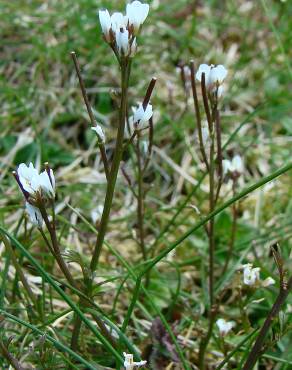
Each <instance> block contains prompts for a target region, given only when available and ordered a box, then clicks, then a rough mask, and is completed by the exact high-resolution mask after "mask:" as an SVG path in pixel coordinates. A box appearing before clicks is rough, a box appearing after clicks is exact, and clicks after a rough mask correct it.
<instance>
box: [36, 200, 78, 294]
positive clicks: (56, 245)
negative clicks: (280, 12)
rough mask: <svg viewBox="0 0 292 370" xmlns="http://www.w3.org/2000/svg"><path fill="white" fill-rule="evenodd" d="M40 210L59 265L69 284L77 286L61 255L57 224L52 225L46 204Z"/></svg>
mask: <svg viewBox="0 0 292 370" xmlns="http://www.w3.org/2000/svg"><path fill="white" fill-rule="evenodd" d="M39 210H40V212H41V214H42V217H43V219H44V222H45V224H46V226H47V229H48V231H49V233H50V237H51V242H52V246H53V250H54V257H55V258H56V261H57V262H58V265H59V267H60V269H61V271H62V272H63V274H64V275H65V277H66V279H67V280H68V282H69V284H70V285H72V286H74V287H76V283H75V280H74V279H73V276H72V275H71V272H70V271H69V268H68V266H67V264H66V262H65V261H64V260H63V257H62V255H61V251H60V247H59V243H58V239H57V235H56V226H55V225H51V223H50V221H49V218H48V214H47V211H46V209H45V207H44V205H42V204H41V205H40V206H39Z"/></svg>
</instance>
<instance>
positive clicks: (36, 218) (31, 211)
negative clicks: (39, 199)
mask: <svg viewBox="0 0 292 370" xmlns="http://www.w3.org/2000/svg"><path fill="white" fill-rule="evenodd" d="M25 208H26V212H27V214H28V216H29V219H30V222H31V223H32V224H33V225H34V226H37V227H42V225H43V217H42V215H41V212H40V210H39V209H38V208H36V207H34V206H32V205H31V204H30V203H28V202H26V203H25Z"/></svg>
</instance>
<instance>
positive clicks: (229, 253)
mask: <svg viewBox="0 0 292 370" xmlns="http://www.w3.org/2000/svg"><path fill="white" fill-rule="evenodd" d="M236 183H237V182H236V180H235V179H234V180H233V186H232V187H233V196H234V195H235V189H236ZM236 229H237V206H236V203H234V204H233V205H232V225H231V236H230V241H229V248H228V251H227V256H226V261H225V265H224V267H223V270H222V273H221V275H224V274H225V272H226V271H227V268H228V265H229V262H230V259H231V257H232V254H233V248H234V243H235V236H236Z"/></svg>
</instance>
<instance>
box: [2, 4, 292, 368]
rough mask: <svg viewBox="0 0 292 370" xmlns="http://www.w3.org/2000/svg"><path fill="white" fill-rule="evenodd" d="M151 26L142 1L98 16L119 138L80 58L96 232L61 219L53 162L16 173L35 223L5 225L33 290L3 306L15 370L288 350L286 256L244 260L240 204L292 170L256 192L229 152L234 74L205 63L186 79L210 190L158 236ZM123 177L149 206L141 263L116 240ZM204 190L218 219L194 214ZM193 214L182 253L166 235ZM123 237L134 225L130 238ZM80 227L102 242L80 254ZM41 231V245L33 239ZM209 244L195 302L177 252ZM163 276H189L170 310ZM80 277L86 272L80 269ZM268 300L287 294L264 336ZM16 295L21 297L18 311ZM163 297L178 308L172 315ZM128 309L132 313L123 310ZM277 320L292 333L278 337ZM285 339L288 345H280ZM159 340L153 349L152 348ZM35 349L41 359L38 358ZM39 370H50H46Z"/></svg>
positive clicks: (204, 362) (241, 357) (237, 359)
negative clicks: (96, 191)
mask: <svg viewBox="0 0 292 370" xmlns="http://www.w3.org/2000/svg"><path fill="white" fill-rule="evenodd" d="M148 13H149V5H148V4H144V3H141V2H140V1H133V2H131V3H128V4H127V6H126V11H125V13H120V12H115V13H113V14H110V13H109V11H108V10H106V9H102V10H99V12H98V17H99V21H100V26H101V31H102V35H103V40H104V42H105V43H107V44H108V46H109V48H110V49H111V50H112V53H113V57H114V58H115V59H116V66H117V69H118V70H119V73H120V87H119V89H118V90H117V91H116V95H115V99H116V100H115V101H116V102H117V115H116V119H115V127H114V131H115V138H114V139H111V138H110V137H111V136H110V135H108V133H107V130H108V128H107V127H104V126H103V125H102V123H99V122H98V120H97V118H96V114H95V111H94V109H93V108H92V105H91V102H90V100H89V97H88V93H87V88H86V83H85V81H84V79H83V73H82V68H81V65H80V63H79V61H78V58H77V55H76V53H75V52H74V51H72V52H71V58H72V62H73V63H72V66H74V68H75V71H76V75H77V78H78V81H79V87H80V92H81V95H82V98H83V100H84V104H85V107H86V110H87V113H88V120H89V122H90V125H91V129H92V130H93V131H94V133H95V134H96V145H97V146H98V153H99V158H100V161H101V163H102V166H103V172H104V177H105V180H106V186H105V192H104V199H103V204H100V205H99V207H98V212H97V211H95V212H96V216H95V217H94V218H95V219H94V223H91V222H90V221H89V220H88V219H87V218H86V217H85V212H84V210H83V209H82V204H80V206H79V207H78V209H76V208H73V207H72V206H71V205H70V204H68V205H67V208H70V209H71V210H72V211H73V213H74V214H75V215H76V216H77V217H78V219H80V222H81V223H82V228H79V226H78V225H73V224H71V222H70V220H66V217H65V216H63V215H62V214H61V213H60V210H59V209H58V204H59V203H61V202H63V200H62V193H59V191H58V187H59V184H58V171H55V169H53V168H52V167H53V166H51V164H50V163H44V166H43V170H42V171H39V170H38V167H39V166H38V164H36V163H35V164H34V163H20V164H19V165H18V166H17V168H16V169H15V171H14V172H13V175H14V177H15V180H16V183H17V185H18V187H19V190H20V192H21V194H22V196H23V204H24V208H25V226H24V227H23V222H24V220H23V218H22V219H21V220H20V221H19V224H18V226H17V228H16V230H17V231H15V232H13V233H11V232H9V231H8V230H7V229H6V228H5V227H3V226H0V236H1V241H2V244H3V246H4V247H5V251H6V259H7V260H9V261H11V263H12V265H13V268H14V269H13V273H14V276H15V277H17V279H16V278H15V282H16V285H17V281H19V283H20V285H21V287H22V290H21V293H18V295H17V297H16V296H14V292H13V293H11V294H12V296H13V298H12V299H10V292H6V293H4V295H3V296H2V297H1V305H0V315H1V316H0V319H1V325H2V326H1V334H2V336H1V338H0V353H1V354H2V356H3V359H4V361H5V362H3V363H5V367H4V368H8V367H7V366H11V367H13V368H15V369H31V368H44V369H59V368H60V369H61V368H62V369H65V368H67V369H109V368H114V369H121V368H124V369H126V370H131V369H135V368H149V369H171V368H177V369H201V370H204V369H213V368H214V369H222V368H235V366H239V367H237V368H241V369H245V370H248V369H252V368H253V367H254V366H255V364H256V363H257V361H258V360H259V359H260V357H261V356H263V355H264V353H265V351H267V350H268V349H273V348H275V347H276V346H277V343H278V342H279V341H280V340H281V338H282V337H283V336H284V335H285V334H286V332H287V330H288V328H287V326H285V323H284V319H283V318H282V319H281V318H280V315H282V314H283V312H284V311H282V309H283V305H284V303H285V301H286V299H287V297H288V294H289V292H290V290H291V289H292V277H289V276H288V273H287V271H286V266H285V263H284V258H283V257H282V253H281V248H280V246H279V244H277V243H276V244H272V245H271V246H270V249H271V255H272V256H273V258H274V261H275V266H276V267H277V270H276V271H277V273H275V272H272V271H270V270H269V268H268V267H264V268H263V267H262V266H260V265H259V264H258V262H257V259H254V258H252V254H251V253H249V252H250V250H251V248H252V247H254V245H253V243H252V241H250V243H249V244H250V245H249V244H247V243H246V244H245V245H244V246H245V250H244V249H241V256H240V257H239V258H238V254H237V253H235V247H236V243H237V242H238V240H237V232H238V228H239V227H240V218H241V216H242V213H243V211H242V208H241V203H240V201H241V200H242V199H244V198H245V197H247V196H248V195H249V194H250V193H251V192H253V191H255V190H256V189H259V188H261V187H263V186H264V185H265V184H266V183H268V182H270V181H272V180H274V179H276V178H277V177H278V176H280V175H281V174H283V173H285V172H287V171H288V170H290V169H291V168H292V164H291V163H289V164H287V165H285V166H284V167H281V168H280V169H278V170H277V171H275V172H273V173H272V174H270V175H268V176H266V177H262V178H261V179H260V180H259V181H258V182H255V183H252V184H251V185H245V182H246V180H247V177H248V174H247V171H246V162H245V160H244V153H243V152H242V151H241V150H240V148H237V147H235V150H234V149H233V150H232V151H229V150H228V145H229V144H230V140H229V141H227V142H224V143H223V140H222V137H223V136H224V135H223V133H224V132H223V128H222V127H224V122H222V119H221V111H223V110H224V96H225V92H226V91H228V79H229V78H232V77H231V75H232V73H231V71H230V70H227V68H225V67H224V66H223V65H221V64H216V65H213V64H205V63H203V64H200V63H197V62H196V63H195V61H194V60H191V61H190V62H189V63H187V64H183V65H180V66H179V67H178V70H179V73H180V76H181V80H182V83H183V92H184V94H186V100H185V101H186V109H187V110H190V109H191V108H190V104H189V101H190V100H192V102H193V109H192V112H193V113H192V116H193V119H192V121H193V122H194V123H193V133H194V135H193V136H192V139H193V140H192V142H191V143H190V145H191V146H192V148H193V150H194V151H195V153H196V156H197V161H198V162H199V163H198V168H200V171H201V176H202V177H201V179H200V180H199V182H198V184H197V185H193V186H194V189H192V190H191V192H190V195H188V196H187V198H186V201H185V202H184V203H183V204H182V205H181V206H179V208H178V211H177V212H176V213H175V215H174V216H173V217H172V218H171V219H170V221H169V222H168V223H167V224H166V225H165V226H163V224H162V223H161V225H160V224H158V225H156V226H157V227H156V228H155V232H154V228H151V227H149V214H151V212H152V211H153V209H154V207H152V209H151V208H150V207H149V204H150V203H151V202H150V200H149V198H150V195H149V193H151V186H149V174H151V172H153V168H154V171H155V167H153V157H154V146H155V144H154V142H155V116H156V114H155V113H156V112H155V105H154V108H153V106H152V103H151V101H152V100H153V96H154V94H157V95H158V94H159V89H158V90H157V91H156V78H155V77H149V78H148V77H147V76H145V75H143V74H142V73H141V78H142V77H143V78H145V80H146V81H147V80H148V82H146V81H145V84H144V85H146V86H147V88H146V89H145V92H144V95H143V96H137V97H135V101H134V104H132V103H131V101H132V100H133V92H132V91H131V93H129V92H130V88H131V70H132V67H133V66H132V64H133V63H132V62H133V59H134V58H135V55H136V53H137V52H138V50H139V49H140V48H141V52H143V47H142V46H141V45H140V39H139V36H140V33H141V32H142V26H143V24H144V22H145V21H146V19H147V16H148ZM158 26H159V25H157V27H158ZM202 62H205V61H204V60H202ZM135 68H140V69H141V72H142V69H143V66H141V65H135ZM157 85H159V78H158V83H157ZM228 130H229V131H230V132H232V131H233V130H235V133H234V135H233V137H234V136H236V129H235V128H232V127H231V126H229V127H228ZM173 144H174V145H175V144H176V143H173ZM156 145H157V146H159V143H158V142H156ZM54 171H55V173H56V178H55V175H54ZM119 178H121V179H122V181H123V182H124V184H126V187H127V190H129V192H130V194H131V197H132V199H133V204H134V205H135V207H134V211H133V212H132V216H131V217H132V218H133V219H134V221H133V223H132V225H133V226H132V227H133V230H132V231H133V232H132V235H133V240H134V241H135V247H136V251H137V252H136V253H135V256H132V257H133V260H131V259H130V258H125V257H123V250H126V249H127V248H128V244H127V242H126V241H124V240H123V239H122V238H121V240H119V242H118V244H117V245H115V244H114V243H115V240H113V241H111V238H110V231H111V224H112V221H113V217H114V216H113V214H114V209H115V208H114V207H115V200H116V198H117V193H118V191H117V190H118V188H119V181H118V180H119ZM150 181H152V180H150ZM154 181H155V180H154ZM200 187H202V188H203V187H204V188H205V189H207V190H206V191H204V192H203V193H204V198H205V199H204V207H201V206H197V205H195V206H190V201H191V198H192V197H193V196H194V195H195V194H196V192H197V191H198V189H200ZM119 196H121V195H120V194H119ZM122 196H123V195H122ZM72 197H74V194H72ZM193 199H196V198H193ZM162 201H163V200H161V202H162ZM206 204H207V206H206ZM187 207H189V208H191V209H192V211H195V212H194V213H192V218H191V220H192V226H191V227H190V229H188V230H187V231H181V230H179V233H180V235H179V236H178V238H176V235H177V232H178V231H176V232H175V234H174V236H173V237H172V238H171V240H172V242H171V243H170V242H169V241H168V239H167V238H166V237H165V235H169V234H170V233H171V231H174V225H175V221H176V219H177V217H178V215H179V214H180V212H181V211H182V210H183V209H185V208H187ZM96 209H97V208H96ZM227 211H228V214H229V215H230V220H231V221H230V228H229V229H230V230H229V229H228V230H227V231H226V234H227V235H226V238H225V240H226V245H225V247H224V256H223V258H222V256H220V255H219V253H218V236H217V235H218V234H219V232H220V233H222V230H220V229H219V228H220V224H219V226H218V222H216V221H217V219H218V218H219V217H220V216H221V214H223V213H224V212H227ZM194 214H195V217H194ZM27 221H29V223H27ZM116 222H117V221H116ZM62 225H63V226H62ZM122 225H123V223H122V221H121V226H120V227H123V226H122ZM67 227H69V229H71V228H72V229H74V231H75V232H76V233H80V235H81V234H82V233H83V236H84V233H85V232H84V229H83V227H84V228H86V237H87V238H88V240H89V243H88V244H89V245H88V248H87V249H86V251H82V252H80V250H78V248H77V246H75V245H74V243H72V245H70V246H69V245H66V243H65V242H64V240H63V234H64V232H65V229H66V228H67ZM34 229H37V230H34ZM157 229H158V232H157ZM35 232H37V233H39V234H38V235H39V236H33V235H35ZM198 232H201V235H203V236H202V238H203V239H204V240H205V241H207V244H208V247H207V248H206V251H205V254H204V255H203V254H201V256H200V257H201V261H200V265H201V270H200V271H196V276H198V275H199V276H200V275H201V276H200V280H201V281H202V282H201V283H199V284H198V285H199V288H200V290H201V292H200V293H198V289H197V290H196V293H195V294H194V295H192V290H190V291H185V290H184V288H183V285H181V282H182V281H183V279H184V277H183V276H184V270H183V267H184V264H181V265H180V263H179V257H178V256H177V254H174V255H173V252H174V251H178V250H179V247H180V245H182V244H183V243H184V242H185V241H186V240H187V238H189V237H190V236H194V235H196V233H198ZM88 233H90V236H87V235H88ZM30 238H39V239H37V240H42V245H44V246H45V248H46V250H45V252H44V251H42V255H44V256H50V258H51V259H52V260H53V261H54V262H53V265H51V267H50V268H48V263H47V261H46V257H45V258H44V257H39V254H38V251H37V250H36V251H35V250H31V248H30V247H29V246H28V244H30V243H29V241H30ZM93 238H94V242H93V243H92V240H93ZM75 247H76V248H75ZM131 250H132V249H131ZM193 251H194V249H189V250H188V252H187V253H188V258H193V257H197V256H198V255H197V256H194V255H193ZM103 253H107V254H109V256H110V257H109V259H108V261H110V258H113V257H115V258H116V260H117V264H118V268H117V273H116V274H115V275H114V276H113V277H110V278H105V279H104V280H103V278H102V277H103V275H102V271H103V266H102V265H103V264H102V263H101V256H102V254H103ZM255 253H256V252H255ZM9 263H10V262H9ZM55 264H56V266H55ZM163 264H165V265H166V266H167V269H169V271H170V273H169V272H168V273H167V274H166V275H167V276H170V274H172V271H173V270H175V271H176V273H177V275H178V285H177V288H176V289H173V287H172V286H171V285H172V282H171V279H170V281H169V282H167V284H166V286H167V288H168V289H169V291H170V292H171V294H170V295H169V296H168V298H164V297H163V294H164V292H163V287H162V283H159V284H158V286H156V292H153V289H154V288H153V286H154V285H155V284H156V282H157V275H160V274H163V273H164V272H163V271H165V270H161V265H163ZM7 266H8V265H7ZM72 266H75V267H76V266H77V270H76V268H74V269H73V268H72ZM5 269H6V268H5ZM7 269H8V267H7ZM5 271H6V270H5ZM31 272H33V275H34V276H35V279H38V280H37V281H38V283H39V284H40V286H41V289H35V287H34V285H33V284H32V280H31V279H30V276H31V275H30V273H31ZM3 276H4V275H3ZM158 281H159V280H158ZM168 283H169V284H168ZM106 284H110V285H109V286H110V287H111V288H110V289H111V290H113V291H112V292H111V295H110V296H111V299H109V300H108V301H106V300H105V299H104V297H103V296H102V293H103V289H105V291H106V286H107V285H106ZM115 284H116V285H115ZM160 284H161V285H160ZM113 287H114V288H113ZM126 288H127V289H126ZM265 290H270V292H269V293H271V294H273V295H275V292H276V291H278V296H277V298H276V299H275V300H274V304H273V306H272V307H270V309H269V310H268V311H267V315H266V318H265V320H264V321H263V322H256V323H255V322H254V320H252V319H251V315H250V307H252V306H254V305H260V304H261V301H262V300H263V299H264V298H262V297H261V295H262V294H263V292H264V291H265ZM125 292H126V293H125ZM5 294H6V295H7V296H8V297H9V298H7V299H6V298H5ZM199 294H201V296H205V300H203V299H202V302H203V303H201V304H198V302H196V301H197V300H198V299H199V298H198V297H199ZM155 295H157V296H160V295H161V297H162V298H163V299H166V300H167V304H166V305H165V307H164V309H162V308H161V307H160V306H159V304H158V303H157V299H156V298H155ZM18 299H19V300H20V299H21V301H20V305H19V306H17V305H16V303H17V300H18ZM11 302H12V303H11ZM229 302H232V304H233V305H234V307H233V306H232V308H231V305H230V309H229ZM119 305H122V307H123V310H122V311H121V310H119V311H117V306H119ZM199 306H200V307H199ZM184 308H185V309H184ZM121 312H122V313H121ZM276 318H278V320H279V321H280V324H279V326H280V328H275V326H276V325H274V323H275V321H276ZM149 322H150V325H149ZM13 324H14V325H16V324H17V325H21V326H22V327H23V328H24V329H23V331H22V332H21V333H20V334H19V333H17V330H16V329H15V327H14V326H13ZM272 326H273V327H274V328H273V329H274V335H273V336H271V337H269V336H268V334H269V333H270V328H271V327H272ZM147 333H148V334H147ZM146 335H148V338H150V342H151V343H150V344H149V343H148V344H145V340H144V339H145V337H146ZM236 337H238V338H239V339H240V340H239V341H238V340H236ZM93 343H94V345H93ZM20 344H21V345H20ZM17 345H19V351H17ZM13 347H14V348H13ZM15 347H16V348H15ZM24 348H28V349H27V351H26V352H25V351H24V350H23V349H24ZM24 353H25V354H24ZM36 363H38V364H40V365H39V366H38V367H34V365H35V364H36ZM3 366H4V365H3Z"/></svg>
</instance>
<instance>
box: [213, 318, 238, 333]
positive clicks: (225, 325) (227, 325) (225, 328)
mask: <svg viewBox="0 0 292 370" xmlns="http://www.w3.org/2000/svg"><path fill="white" fill-rule="evenodd" d="M216 325H217V326H218V329H219V333H220V335H222V336H225V335H226V334H228V333H229V332H230V330H231V329H232V328H233V327H234V326H235V322H233V321H226V320H224V319H218V320H217V321H216Z"/></svg>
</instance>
